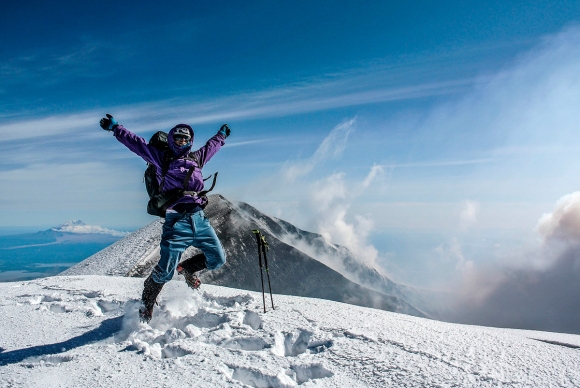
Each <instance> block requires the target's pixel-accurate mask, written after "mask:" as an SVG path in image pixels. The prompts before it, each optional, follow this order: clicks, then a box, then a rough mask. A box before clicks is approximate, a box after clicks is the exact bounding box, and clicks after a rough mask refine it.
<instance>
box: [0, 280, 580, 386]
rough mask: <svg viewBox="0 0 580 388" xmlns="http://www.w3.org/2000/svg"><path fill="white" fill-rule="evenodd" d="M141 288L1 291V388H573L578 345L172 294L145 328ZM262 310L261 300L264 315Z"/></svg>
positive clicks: (87, 283)
mask: <svg viewBox="0 0 580 388" xmlns="http://www.w3.org/2000/svg"><path fill="white" fill-rule="evenodd" d="M142 282H143V279H138V278H127V277H111V276H95V275H92V276H57V277H49V278H44V279H37V280H33V281H27V282H14V283H2V284H0V292H1V293H2V295H3V296H4V298H3V299H2V300H1V301H0V314H1V317H2V319H1V320H0V328H1V330H0V347H1V349H0V386H2V387H22V386H25V387H99V386H114V387H142V386H152V387H186V386H187V387H190V386H193V387H237V386H254V387H292V386H304V387H310V386H321V387H388V386H393V387H406V386H408V387H435V386H437V387H451V386H459V387H471V386H478V387H480V386H481V387H504V386H505V387H508V386H509V387H549V386H550V387H574V386H579V385H580V368H579V366H580V365H579V364H580V350H579V349H578V348H579V347H580V336H577V335H571V334H558V333H545V332H534V331H523V330H513V329H495V328H487V327H478V326H468V325H458V324H451V323H444V322H438V321H433V320H428V319H424V318H417V317H412V316H408V315H402V314H396V313H391V312H387V311H382V310H375V309H370V308H364V307H358V306H353V305H348V304H343V303H337V302H332V301H327V300H321V299H311V298H302V297H293V296H283V295H274V301H275V304H276V310H274V311H272V310H271V307H270V308H269V309H268V312H267V313H265V314H264V313H263V307H262V296H261V294H260V293H254V292H248V291H243V290H237V289H231V288H224V287H217V286H208V285H203V286H202V288H201V291H197V292H194V291H192V290H190V289H189V288H187V286H186V284H185V283H184V282H183V281H178V280H172V281H171V282H169V283H168V284H167V285H166V286H165V288H164V289H163V291H162V293H161V297H160V300H159V306H157V307H156V310H155V313H154V316H153V320H152V321H151V323H150V325H148V324H143V323H140V322H139V321H138V319H137V307H138V299H139V296H140V292H141V290H142ZM267 302H268V303H269V300H268V301H267Z"/></svg>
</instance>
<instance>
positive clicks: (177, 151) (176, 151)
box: [167, 124, 193, 156]
mask: <svg viewBox="0 0 580 388" xmlns="http://www.w3.org/2000/svg"><path fill="white" fill-rule="evenodd" d="M176 128H187V130H188V131H189V134H190V135H191V141H190V142H189V144H188V145H187V147H184V148H177V147H176V146H175V142H174V141H173V133H174V132H175V129H176ZM167 143H168V144H169V148H170V149H171V151H172V152H173V153H174V154H175V155H176V156H182V155H185V154H186V153H188V152H189V151H190V150H191V147H192V146H193V128H191V127H190V126H189V125H187V124H177V125H176V126H175V127H173V128H171V130H170V131H169V133H168V134H167Z"/></svg>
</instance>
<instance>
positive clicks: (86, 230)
mask: <svg viewBox="0 0 580 388" xmlns="http://www.w3.org/2000/svg"><path fill="white" fill-rule="evenodd" d="M50 230H53V231H55V232H61V233H77V234H108V235H111V236H117V237H124V236H127V235H128V234H129V232H121V231H118V230H113V229H107V228H103V227H100V226H95V225H87V224H85V223H84V222H83V221H81V220H71V221H67V222H65V223H64V224H60V225H59V226H55V227H52V228H50Z"/></svg>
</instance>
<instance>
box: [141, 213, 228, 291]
mask: <svg viewBox="0 0 580 388" xmlns="http://www.w3.org/2000/svg"><path fill="white" fill-rule="evenodd" d="M189 246H194V247H196V248H199V249H200V250H201V251H202V252H203V254H204V255H205V265H206V266H207V268H208V269H218V268H220V267H221V266H222V265H224V264H225V262H226V254H225V252H224V248H223V247H222V244H221V243H220V240H219V239H218V237H217V234H216V233H215V230H214V229H213V227H212V226H211V224H210V223H209V219H208V218H207V217H206V216H205V214H204V213H203V210H199V211H197V212H195V213H185V214H181V213H167V215H166V216H165V223H164V224H163V234H162V235H161V259H159V263H157V265H156V266H155V268H153V272H152V274H151V277H152V278H153V281H155V283H167V282H168V281H170V280H171V278H172V277H173V272H175V269H176V268H177V264H179V259H180V258H181V254H182V253H183V251H185V249H187V247H189Z"/></svg>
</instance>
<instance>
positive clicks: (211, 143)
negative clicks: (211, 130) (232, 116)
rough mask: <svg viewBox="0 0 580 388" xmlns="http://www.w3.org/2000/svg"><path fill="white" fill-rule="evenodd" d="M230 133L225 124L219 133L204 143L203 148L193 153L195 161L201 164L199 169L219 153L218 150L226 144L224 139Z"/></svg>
mask: <svg viewBox="0 0 580 388" xmlns="http://www.w3.org/2000/svg"><path fill="white" fill-rule="evenodd" d="M230 133H231V130H230V128H229V127H228V125H227V124H224V125H222V127H221V128H220V130H219V132H218V133H217V134H215V135H214V136H213V137H212V138H211V139H209V140H208V141H207V143H205V145H204V146H203V147H201V148H200V149H198V150H197V151H195V152H194V155H195V156H196V158H197V160H199V163H200V164H201V166H200V167H203V166H205V164H206V163H207V162H209V160H210V159H211V158H212V157H213V156H214V155H215V154H216V152H218V151H219V149H220V148H221V147H222V146H223V145H224V144H225V143H226V137H228V136H229V135H230Z"/></svg>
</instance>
